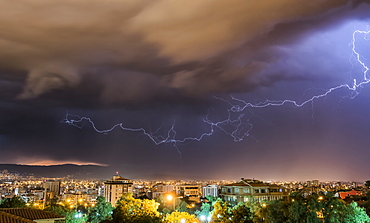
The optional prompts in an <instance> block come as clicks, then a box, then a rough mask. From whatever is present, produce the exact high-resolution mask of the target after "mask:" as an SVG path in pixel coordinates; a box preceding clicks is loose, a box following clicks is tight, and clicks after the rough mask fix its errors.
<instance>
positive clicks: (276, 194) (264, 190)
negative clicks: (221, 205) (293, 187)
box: [220, 178, 288, 203]
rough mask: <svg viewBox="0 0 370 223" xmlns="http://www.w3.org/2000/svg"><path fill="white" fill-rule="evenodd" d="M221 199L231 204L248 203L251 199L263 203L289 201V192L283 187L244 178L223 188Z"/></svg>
mask: <svg viewBox="0 0 370 223" xmlns="http://www.w3.org/2000/svg"><path fill="white" fill-rule="evenodd" d="M220 197H221V198H222V199H223V200H225V201H228V202H231V203H238V202H248V201H250V200H251V199H253V200H255V201H258V202H261V201H271V200H279V199H287V198H288V192H287V191H286V188H285V187H282V186H278V185H275V184H267V183H264V182H262V181H259V180H252V179H244V178H242V179H241V181H239V182H237V183H233V184H227V185H224V186H221V193H220Z"/></svg>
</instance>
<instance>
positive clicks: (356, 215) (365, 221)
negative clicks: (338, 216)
mask: <svg viewBox="0 0 370 223" xmlns="http://www.w3.org/2000/svg"><path fill="white" fill-rule="evenodd" d="M343 222H346V223H369V222H370V218H369V216H368V215H367V214H366V212H365V209H364V208H361V207H358V205H357V203H356V202H352V203H350V204H349V205H348V206H347V210H346V215H345V216H344V218H343Z"/></svg>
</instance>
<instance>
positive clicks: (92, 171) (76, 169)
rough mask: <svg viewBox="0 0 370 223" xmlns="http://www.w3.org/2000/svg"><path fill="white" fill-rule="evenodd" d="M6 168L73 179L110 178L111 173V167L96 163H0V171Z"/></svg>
mask: <svg viewBox="0 0 370 223" xmlns="http://www.w3.org/2000/svg"><path fill="white" fill-rule="evenodd" d="M3 170H8V171H9V172H10V173H18V174H20V175H33V176H35V177H45V178H62V177H70V178H73V179H104V180H106V179H110V178H111V177H112V175H113V173H112V170H111V168H109V167H106V166H97V165H75V164H63V165H50V166H37V165H35V166H34V165H19V164H0V171H3Z"/></svg>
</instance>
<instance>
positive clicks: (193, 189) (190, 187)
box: [176, 184, 202, 202]
mask: <svg viewBox="0 0 370 223" xmlns="http://www.w3.org/2000/svg"><path fill="white" fill-rule="evenodd" d="M176 194H177V195H179V196H182V197H188V198H189V201H194V202H199V201H200V197H201V196H202V193H201V186H200V185H198V184H185V185H176Z"/></svg>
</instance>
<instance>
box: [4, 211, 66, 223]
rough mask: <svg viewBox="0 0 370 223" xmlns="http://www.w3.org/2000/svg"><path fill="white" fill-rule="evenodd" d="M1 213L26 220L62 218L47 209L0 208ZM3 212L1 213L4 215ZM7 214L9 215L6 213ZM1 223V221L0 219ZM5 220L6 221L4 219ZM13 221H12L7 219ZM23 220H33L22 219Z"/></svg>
mask: <svg viewBox="0 0 370 223" xmlns="http://www.w3.org/2000/svg"><path fill="white" fill-rule="evenodd" d="M0 213H1V214H3V213H4V214H10V215H13V216H14V217H21V218H23V219H26V220H40V219H56V218H59V219H64V217H63V216H61V215H58V214H54V213H51V212H48V211H43V210H39V209H35V208H0ZM4 214H3V215H4ZM6 216H9V215H6ZM0 222H2V223H3V221H0ZM4 222H6V221H4ZM9 222H13V221H9ZM23 222H34V221H23Z"/></svg>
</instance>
